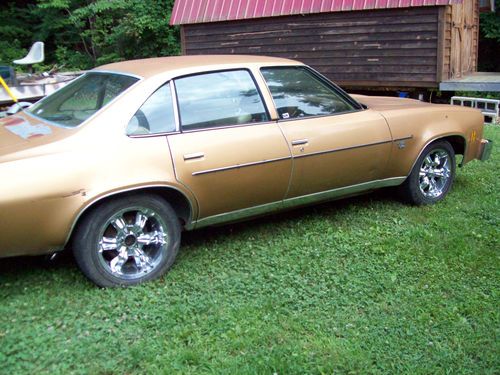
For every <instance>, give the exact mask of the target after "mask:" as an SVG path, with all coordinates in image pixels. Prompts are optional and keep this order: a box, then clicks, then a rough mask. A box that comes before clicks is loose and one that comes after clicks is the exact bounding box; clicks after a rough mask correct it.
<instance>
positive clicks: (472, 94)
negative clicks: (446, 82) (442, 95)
mask: <svg viewBox="0 0 500 375" xmlns="http://www.w3.org/2000/svg"><path fill="white" fill-rule="evenodd" d="M455 95H456V96H468V97H469V98H483V99H500V92H494V91H456V92H455Z"/></svg>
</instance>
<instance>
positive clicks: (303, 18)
mask: <svg viewBox="0 0 500 375" xmlns="http://www.w3.org/2000/svg"><path fill="white" fill-rule="evenodd" d="M467 1H470V2H476V3H477V1H478V0H464V2H467ZM453 12H454V10H453V8H452V6H439V7H436V6H433V7H420V8H404V9H384V10H369V11H355V12H334V13H320V14H308V15H300V16H297V15H295V16H283V17H272V18H259V19H247V20H236V21H228V22H215V23H205V24H188V25H183V26H182V28H181V29H182V31H181V35H182V40H183V51H184V53H185V54H190V55H200V54H252V55H269V56H279V57H286V58H291V59H295V60H299V61H302V62H304V63H306V64H309V65H311V66H312V67H314V68H315V69H317V70H318V71H320V72H321V73H323V74H325V75H326V76H328V77H329V78H330V79H332V80H333V81H335V82H337V83H338V84H339V85H341V86H345V87H349V88H351V87H352V88H372V89H383V88H384V87H393V88H394V87H399V88H403V89H404V88H412V87H415V88H417V87H427V88H436V87H437V86H438V84H439V82H440V81H442V80H444V79H448V78H450V77H451V75H452V72H453V70H454V69H455V68H454V67H453V65H452V61H455V60H456V59H457V57H456V53H457V52H456V51H453V47H454V39H453V38H454V36H453V35H454V34H453V28H452V24H453V15H454V13H453ZM477 16H478V15H477ZM474 17H476V15H475V14H473V15H472V20H471V21H470V22H476V21H477V22H478V19H476V18H474ZM472 30H473V31H474V32H475V33H476V34H477V31H476V30H475V29H472ZM471 40H472V42H473V43H475V44H473V45H472V46H473V47H475V48H476V50H477V37H476V38H475V39H474V38H472V39H471ZM454 53H455V54H454ZM475 56H476V57H474V55H473V56H472V59H471V60H470V61H471V62H472V65H471V69H475V68H476V67H477V61H476V60H475V59H477V52H476V54H475ZM467 58H468V57H467V56H463V54H462V52H460V53H459V57H458V59H459V60H460V61H461V60H462V59H467ZM460 64H461V62H460ZM474 64H475V65H474ZM367 85H368V86H367ZM373 85H375V86H373ZM380 86H381V87H380Z"/></svg>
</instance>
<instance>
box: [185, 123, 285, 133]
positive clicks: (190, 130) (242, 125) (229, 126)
mask: <svg viewBox="0 0 500 375" xmlns="http://www.w3.org/2000/svg"><path fill="white" fill-rule="evenodd" d="M260 125H276V121H272V120H271V121H263V122H247V123H246V124H237V125H225V126H214V127H211V128H200V129H182V133H196V132H207V131H211V130H221V129H232V128H242V127H245V126H260Z"/></svg>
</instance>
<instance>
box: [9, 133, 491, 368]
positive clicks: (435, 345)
mask: <svg viewBox="0 0 500 375" xmlns="http://www.w3.org/2000/svg"><path fill="white" fill-rule="evenodd" d="M486 136H487V137H489V138H492V139H494V140H495V142H496V148H495V149H494V152H493V155H492V159H490V160H489V161H488V162H486V163H480V162H478V161H474V162H472V163H470V164H468V165H467V166H466V167H465V168H463V169H461V170H459V171H458V176H457V179H456V183H455V185H454V188H453V191H452V192H451V194H450V195H449V196H448V197H447V199H446V200H445V201H443V202H441V203H439V204H438V205H435V206H432V207H410V206H406V205H403V204H401V203H399V202H398V201H396V200H394V199H393V198H392V197H391V195H392V194H391V192H390V191H381V192H377V193H374V194H370V195H365V196H361V197H356V198H351V199H348V200H342V201H336V202H332V203H327V204H323V205H319V206H314V207H310V208H306V209H300V210H295V211H292V212H288V213H284V214H279V215H275V216H271V217H266V218H261V219H258V220H253V221H249V222H246V223H241V224H236V225H227V226H223V227H218V228H211V229H205V230H200V231H196V232H191V233H185V234H184V236H183V243H182V247H181V252H180V254H179V258H178V259H177V262H176V264H175V265H174V267H173V269H172V270H171V272H170V273H169V274H168V275H167V276H165V277H164V278H163V279H161V280H158V281H156V282H152V283H149V284H146V285H143V286H140V287H135V288H131V289H108V290H103V289H98V288H96V287H94V286H93V285H91V284H90V283H89V282H87V281H86V279H84V277H83V276H82V275H81V274H80V272H79V271H78V269H77V268H76V266H75V263H74V261H73V260H72V258H71V257H70V256H63V257H62V258H61V259H59V260H58V261H56V262H55V263H54V264H49V265H47V264H46V263H44V262H43V261H42V260H41V259H39V258H14V259H2V260H0V299H1V301H2V303H1V306H0V317H1V318H0V364H1V366H0V373H5V374H20V373H50V374H53V373H56V374H57V373H77V374H79V373H81V374H87V373H88V374H123V373H127V374H135V373H147V374H151V373H164V374H171V373H187V374H189V373H193V374H194V373H196V374H199V373H215V374H272V373H275V372H276V373H278V374H320V373H327V374H330V373H340V374H346V373H349V374H357V373H360V374H361V373H372V374H378V373H380V374H382V373H385V374H395V373H406V374H462V373H463V374H498V373H500V350H499V349H500V347H499V340H498V336H499V333H500V324H499V323H500V319H499V318H500V304H499V302H500V298H499V297H500V267H499V265H500V262H499V255H500V253H499V250H500V246H499V238H500V235H499V234H500V233H499V229H500V225H499V218H500V204H499V196H500V193H499V192H500V179H499V176H498V173H499V171H500V168H499V167H500V151H499V147H500V127H498V126H497V127H496V128H494V127H492V126H489V127H488V128H487V130H486ZM47 219H48V220H49V218H47Z"/></svg>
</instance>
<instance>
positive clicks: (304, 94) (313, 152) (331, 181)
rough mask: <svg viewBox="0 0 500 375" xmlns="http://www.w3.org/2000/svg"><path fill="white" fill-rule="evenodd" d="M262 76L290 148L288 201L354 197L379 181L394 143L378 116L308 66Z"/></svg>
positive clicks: (276, 69)
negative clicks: (336, 193) (331, 194)
mask: <svg viewBox="0 0 500 375" xmlns="http://www.w3.org/2000/svg"><path fill="white" fill-rule="evenodd" d="M261 73H262V75H263V77H264V79H265V81H266V83H267V85H268V88H269V90H270V92H271V95H272V97H273V100H274V104H275V107H276V110H277V112H278V116H279V120H278V124H279V126H280V128H281V129H282V131H283V134H284V135H285V137H286V140H287V142H288V144H289V146H290V147H291V149H292V156H293V172H292V178H291V183H290V189H289V192H288V194H287V196H286V198H287V199H293V198H295V197H300V196H308V195H311V194H315V193H319V192H325V191H330V190H332V191H333V190H336V189H340V188H346V187H352V190H353V193H355V192H357V191H360V190H363V186H364V185H363V184H364V183H368V182H371V181H375V180H377V179H379V178H381V176H382V175H383V171H384V168H385V166H386V164H387V162H388V158H389V154H390V150H391V144H392V139H391V133H390V130H389V127H388V125H387V123H386V122H385V119H384V118H383V117H382V116H381V115H380V114H378V113H377V112H374V111H371V110H362V109H361V108H359V106H358V105H357V104H356V103H355V102H353V101H352V99H350V98H349V97H348V96H347V95H346V94H344V93H343V92H341V90H338V89H337V88H336V87H334V86H333V85H332V84H331V83H329V82H328V81H326V80H325V79H323V78H322V77H321V76H319V75H317V74H316V73H315V72H313V71H311V70H309V69H308V68H306V67H295V66H292V67H269V68H262V69H261ZM343 193H346V191H345V189H343Z"/></svg>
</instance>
